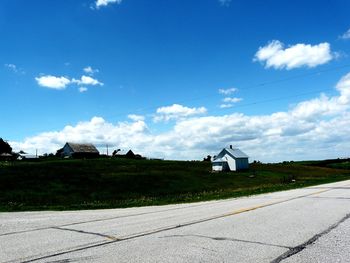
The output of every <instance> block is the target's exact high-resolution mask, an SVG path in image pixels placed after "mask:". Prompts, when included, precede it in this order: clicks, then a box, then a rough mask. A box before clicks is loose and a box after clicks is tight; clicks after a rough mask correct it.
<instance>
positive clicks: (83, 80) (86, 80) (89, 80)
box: [72, 75, 103, 86]
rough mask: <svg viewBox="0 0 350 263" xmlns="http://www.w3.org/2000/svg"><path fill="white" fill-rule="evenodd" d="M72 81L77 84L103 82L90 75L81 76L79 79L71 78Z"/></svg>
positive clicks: (97, 83)
mask: <svg viewBox="0 0 350 263" xmlns="http://www.w3.org/2000/svg"><path fill="white" fill-rule="evenodd" d="M72 82H73V83H77V84H78V85H93V86H95V85H100V86H103V83H102V82H100V81H98V80H97V79H94V78H92V77H90V76H85V75H83V76H81V78H80V79H72Z"/></svg>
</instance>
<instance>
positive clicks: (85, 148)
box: [66, 142, 99, 153]
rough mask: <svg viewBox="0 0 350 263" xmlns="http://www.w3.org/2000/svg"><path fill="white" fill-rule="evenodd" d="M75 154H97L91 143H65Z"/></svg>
mask: <svg viewBox="0 0 350 263" xmlns="http://www.w3.org/2000/svg"><path fill="white" fill-rule="evenodd" d="M66 145H67V146H69V148H71V149H72V151H73V152H75V153H99V151H98V150H97V149H96V147H95V146H94V145H93V144H91V143H71V142H67V143H66Z"/></svg>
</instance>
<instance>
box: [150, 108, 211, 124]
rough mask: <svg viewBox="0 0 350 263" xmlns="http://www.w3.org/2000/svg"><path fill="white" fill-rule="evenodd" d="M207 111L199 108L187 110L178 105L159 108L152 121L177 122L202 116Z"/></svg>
mask: <svg viewBox="0 0 350 263" xmlns="http://www.w3.org/2000/svg"><path fill="white" fill-rule="evenodd" d="M206 112H207V109H206V108H204V107H200V108H189V107H186V106H182V105H179V104H173V105H171V106H166V107H161V108H158V109H157V112H156V113H157V114H156V116H154V118H153V120H154V121H155V122H158V121H169V120H177V119H180V118H184V117H189V116H194V115H199V114H204V113H206Z"/></svg>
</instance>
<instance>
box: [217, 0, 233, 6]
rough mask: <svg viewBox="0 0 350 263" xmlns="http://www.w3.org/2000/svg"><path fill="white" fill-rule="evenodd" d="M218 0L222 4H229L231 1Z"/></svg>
mask: <svg viewBox="0 0 350 263" xmlns="http://www.w3.org/2000/svg"><path fill="white" fill-rule="evenodd" d="M218 1H219V3H220V5H222V6H229V5H230V3H231V0H218Z"/></svg>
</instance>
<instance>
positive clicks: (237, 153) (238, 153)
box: [225, 148, 249, 158]
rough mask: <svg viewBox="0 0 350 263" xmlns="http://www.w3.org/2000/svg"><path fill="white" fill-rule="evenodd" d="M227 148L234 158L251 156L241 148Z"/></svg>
mask: <svg viewBox="0 0 350 263" xmlns="http://www.w3.org/2000/svg"><path fill="white" fill-rule="evenodd" d="M225 150H226V151H227V152H228V153H229V154H230V155H232V157H234V158H249V156H248V155H246V154H245V153H244V152H242V151H241V150H240V149H232V148H225Z"/></svg>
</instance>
